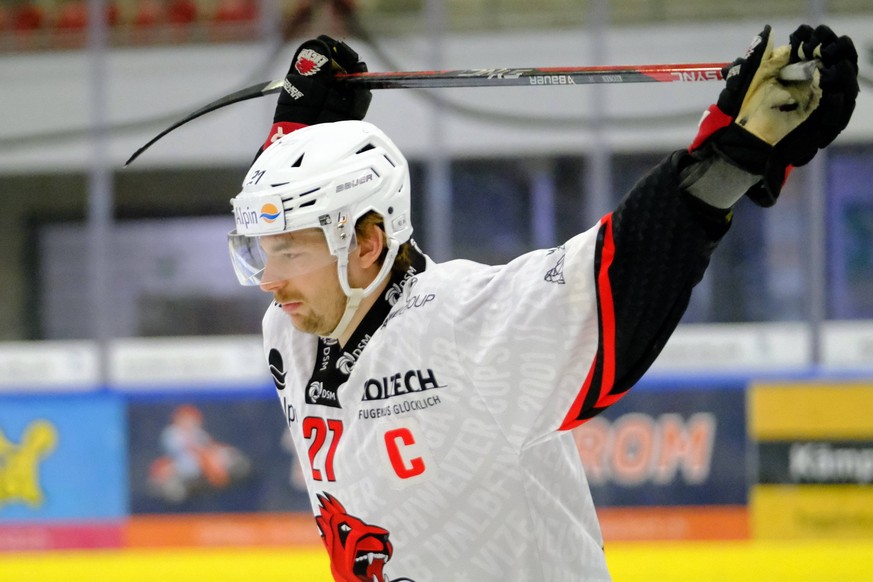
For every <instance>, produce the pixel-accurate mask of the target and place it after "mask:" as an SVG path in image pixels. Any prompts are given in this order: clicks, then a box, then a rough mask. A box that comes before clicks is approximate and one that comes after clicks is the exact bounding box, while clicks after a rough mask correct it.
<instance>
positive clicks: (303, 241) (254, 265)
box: [227, 228, 355, 285]
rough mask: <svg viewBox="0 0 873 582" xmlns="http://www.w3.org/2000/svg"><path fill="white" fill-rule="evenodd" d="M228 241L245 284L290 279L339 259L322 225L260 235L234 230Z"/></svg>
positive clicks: (238, 276) (238, 277)
mask: <svg viewBox="0 0 873 582" xmlns="http://www.w3.org/2000/svg"><path fill="white" fill-rule="evenodd" d="M227 241H228V245H229V247H230V258H231V262H232V263H233V270H234V271H235V272H236V276H237V279H239V282H240V283H242V284H243V285H263V284H269V283H277V282H280V281H287V280H288V279H293V278H294V277H300V276H301V275H305V274H307V273H311V272H312V271H316V270H318V269H321V268H324V267H326V266H328V265H335V264H336V262H337V258H336V257H335V256H334V255H332V254H331V253H330V250H329V249H328V246H327V241H326V240H325V238H324V233H323V232H322V231H321V229H318V228H312V229H306V230H301V231H297V232H289V233H282V234H275V235H268V236H260V237H254V236H245V235H241V234H237V233H236V231H233V232H231V233H230V234H229V235H227ZM354 245H355V241H354V240H353V241H352V248H354Z"/></svg>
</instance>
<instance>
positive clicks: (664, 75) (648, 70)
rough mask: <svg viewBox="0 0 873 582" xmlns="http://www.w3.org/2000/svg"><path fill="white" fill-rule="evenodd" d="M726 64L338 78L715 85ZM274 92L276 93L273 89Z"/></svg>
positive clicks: (387, 84) (403, 85)
mask: <svg viewBox="0 0 873 582" xmlns="http://www.w3.org/2000/svg"><path fill="white" fill-rule="evenodd" d="M725 65H726V63H690V64H675V65H641V66H634V65H628V66H621V65H617V66H605V67H540V68H519V69H459V70H447V71H409V72H393V73H356V74H352V75H338V76H337V79H338V80H341V81H342V82H344V83H352V84H355V85H364V86H366V87H367V88H370V89H416V88H429V87H492V86H493V87H506V86H530V85H534V86H536V85H591V84H597V83H671V82H683V83H687V82H699V81H718V80H721V79H722V76H721V70H722V68H723V67H724V66H725ZM277 90H278V89H277Z"/></svg>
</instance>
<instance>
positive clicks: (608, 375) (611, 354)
mask: <svg viewBox="0 0 873 582" xmlns="http://www.w3.org/2000/svg"><path fill="white" fill-rule="evenodd" d="M600 224H601V227H602V228H603V245H602V246H601V248H600V270H599V271H598V273H597V298H598V303H599V304H598V310H597V311H598V316H599V317H600V329H601V337H600V341H599V342H598V346H599V350H598V353H597V354H595V355H594V361H593V362H591V367H590V368H589V369H588V376H587V377H586V378H585V382H584V384H582V387H581V389H580V390H579V394H578V395H577V396H576V399H575V400H574V401H573V405H572V406H571V407H570V410H569V411H568V412H567V416H565V417H564V421H563V422H562V423H561V426H560V428H559V430H570V429H572V428H575V427H577V426H579V425H580V424H582V423H583V422H584V421H583V420H580V419H579V416H581V414H582V407H583V406H584V404H585V400H586V396H588V393H589V391H590V390H591V384H592V383H593V382H594V377H595V374H596V369H597V364H598V361H600V362H601V363H602V367H601V374H600V393H599V394H598V397H597V402H596V403H595V405H594V406H595V407H596V408H601V407H606V406H609V405H611V404H613V403H614V402H616V401H617V400H618V399H619V398H621V397H622V396H623V394H610V391H611V390H612V386H613V384H614V382H615V307H614V305H613V301H612V284H611V283H610V281H609V267H610V266H612V260H613V258H614V257H615V241H614V239H613V236H612V213H609V214H607V215H606V216H604V217H603V218H602V219H601V221H600Z"/></svg>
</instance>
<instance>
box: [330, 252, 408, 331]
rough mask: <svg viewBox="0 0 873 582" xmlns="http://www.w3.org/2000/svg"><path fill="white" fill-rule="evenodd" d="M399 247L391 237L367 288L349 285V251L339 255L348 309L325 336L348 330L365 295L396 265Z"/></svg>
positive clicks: (340, 273) (376, 286)
mask: <svg viewBox="0 0 873 582" xmlns="http://www.w3.org/2000/svg"><path fill="white" fill-rule="evenodd" d="M399 249H400V243H399V242H397V239H395V238H393V237H389V238H388V249H387V252H386V253H385V261H384V262H383V263H382V268H381V269H379V273H378V274H377V275H376V278H375V279H373V281H372V282H371V283H370V284H369V285H367V288H366V289H361V288H359V287H355V288H352V287H350V286H349V253H348V250H346V252H344V253H342V256H341V257H339V260H338V261H337V267H336V268H337V273H338V274H339V281H340V286H341V287H342V289H343V292H344V293H345V294H346V310H345V311H344V312H343V316H342V317H341V318H340V320H339V323H337V324H336V327H335V328H334V330H333V331H332V332H330V333H329V334H327V335H326V336H325V337H327V338H330V339H339V338H340V336H342V335H343V334H344V333H345V332H346V328H347V327H348V326H349V323H351V321H352V318H353V317H354V316H355V313H356V312H357V311H358V307H360V306H361V301H363V300H364V297H369V296H370V295H371V294H372V293H373V291H375V290H376V288H378V287H379V285H381V284H382V282H383V281H384V280H385V279H386V278H387V277H388V275H389V274H390V273H391V267H393V266H394V259H395V258H396V257H397V251H398V250H399Z"/></svg>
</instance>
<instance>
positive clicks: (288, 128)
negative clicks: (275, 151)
mask: <svg viewBox="0 0 873 582" xmlns="http://www.w3.org/2000/svg"><path fill="white" fill-rule="evenodd" d="M306 125H307V124H305V123H294V122H289V121H279V122H277V123H274V124H273V127H271V128H270V133H269V134H268V135H267V140H266V141H265V142H264V145H263V146H261V151H264V150H265V149H267V148H268V147H270V146H271V145H273V143H274V142H276V141H278V140H280V139H282V138H283V137H285V136H286V135H288V134H289V133H291V132H292V131H297V130H298V129H301V128H303V127H306Z"/></svg>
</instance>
